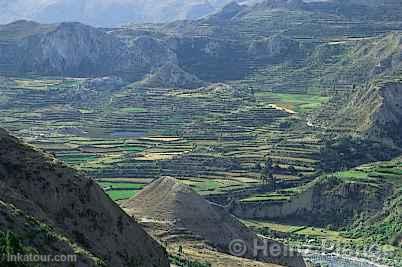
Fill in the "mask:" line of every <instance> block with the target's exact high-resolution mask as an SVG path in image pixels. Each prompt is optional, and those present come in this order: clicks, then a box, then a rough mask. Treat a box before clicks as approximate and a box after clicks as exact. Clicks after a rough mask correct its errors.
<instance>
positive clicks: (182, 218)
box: [122, 177, 305, 267]
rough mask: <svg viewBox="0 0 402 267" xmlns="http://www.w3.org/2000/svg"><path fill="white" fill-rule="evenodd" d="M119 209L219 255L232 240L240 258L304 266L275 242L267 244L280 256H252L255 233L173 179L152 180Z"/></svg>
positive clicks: (220, 208)
mask: <svg viewBox="0 0 402 267" xmlns="http://www.w3.org/2000/svg"><path fill="white" fill-rule="evenodd" d="M122 207H123V208H124V209H125V210H126V211H127V212H128V214H130V215H133V216H135V217H136V218H138V219H139V220H145V221H154V222H155V223H156V224H158V225H163V226H162V227H164V228H165V230H166V231H167V234H169V233H171V234H172V235H178V234H179V233H180V232H181V233H182V234H185V233H190V234H191V235H192V236H193V237H200V238H202V239H203V240H205V241H206V242H207V243H208V244H211V245H212V246H213V247H215V248H217V249H218V250H220V251H223V252H230V248H229V247H230V244H231V242H232V241H234V240H243V241H244V243H245V246H246V248H247V249H246V251H245V253H244V255H243V256H244V257H245V258H251V259H253V258H256V259H259V260H261V261H265V262H270V263H275V264H280V265H286V266H291V267H292V266H295V267H298V266H305V264H304V262H303V259H302V258H301V257H300V256H298V255H297V254H294V256H291V255H290V254H289V251H287V248H285V247H284V246H283V245H281V244H279V243H276V242H275V241H269V242H268V244H269V246H272V245H274V244H276V245H278V246H280V247H281V249H282V253H280V254H281V255H278V256H273V255H268V256H266V255H263V253H260V254H259V255H258V256H257V257H254V256H253V248H254V240H258V239H259V238H258V237H257V235H256V234H255V233H253V232H252V231H251V230H249V229H248V228H247V227H245V226H244V225H243V224H242V223H240V222H239V221H238V220H237V219H236V218H235V217H233V216H232V215H230V214H229V213H228V212H227V211H225V210H224V208H223V207H220V206H217V205H215V204H212V203H210V202H208V201H207V200H205V199H203V198H202V197H201V196H199V195H198V194H197V193H196V192H195V191H193V190H192V189H191V188H190V187H188V186H186V185H183V184H180V183H179V182H178V181H177V180H175V179H174V178H170V177H165V178H160V179H158V180H156V181H154V182H153V183H151V184H150V185H148V186H147V187H145V188H144V189H143V190H142V191H141V192H140V193H139V194H138V195H137V196H136V197H134V198H132V199H130V200H128V201H126V202H125V203H123V204H122ZM159 227H160V226H159ZM259 241H260V242H263V241H262V240H259Z"/></svg>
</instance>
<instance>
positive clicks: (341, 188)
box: [230, 177, 391, 227]
mask: <svg viewBox="0 0 402 267" xmlns="http://www.w3.org/2000/svg"><path fill="white" fill-rule="evenodd" d="M390 193H391V192H390V187H389V185H383V186H382V187H380V188H378V187H374V186H371V185H369V184H364V183H351V182H343V181H342V180H340V179H338V178H336V177H328V178H325V179H321V180H319V181H316V182H314V183H313V184H311V185H310V186H309V187H307V188H306V189H305V190H304V191H303V192H301V193H300V194H298V195H296V196H295V197H293V198H291V199H290V200H289V201H278V202H254V203H253V202H238V203H234V204H233V205H232V207H231V209H230V211H231V212H232V213H233V214H234V215H236V216H237V217H240V218H248V219H274V220H289V221H290V222H293V223H297V222H302V223H304V224H306V223H308V224H310V225H316V226H321V227H325V226H327V225H333V226H344V225H347V224H349V223H351V222H352V221H353V220H354V219H356V218H357V217H358V216H360V214H361V213H363V212H364V213H366V214H376V213H377V212H378V211H380V210H381V209H382V208H383V206H384V201H385V200H386V198H387V197H388V196H389V195H390Z"/></svg>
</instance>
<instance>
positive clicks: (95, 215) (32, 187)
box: [0, 130, 169, 267]
mask: <svg viewBox="0 0 402 267" xmlns="http://www.w3.org/2000/svg"><path fill="white" fill-rule="evenodd" d="M0 190H1V194H0V206H1V209H0V229H1V231H0V232H2V231H7V232H6V234H8V235H10V234H12V235H13V236H15V238H17V239H19V240H20V242H21V243H22V245H23V246H25V247H27V248H31V249H32V250H33V251H36V253H38V254H52V255H57V254H60V253H63V254H76V255H77V257H78V262H77V263H80V264H78V265H76V266H122V267H123V266H144V267H146V266H147V267H155V266H158V267H159V266H161V267H165V266H166V267H167V266H169V262H168V258H167V255H166V252H165V251H164V250H163V249H162V248H161V247H160V245H159V244H158V243H157V242H156V241H154V240H153V239H152V238H151V237H149V236H148V235H147V234H146V233H145V231H144V230H142V229H141V227H140V226H139V225H138V224H137V223H136V222H135V221H134V220H132V219H131V218H130V217H129V216H128V215H126V214H125V213H124V212H123V211H122V210H121V209H120V208H119V207H118V206H117V205H116V204H115V203H113V202H112V200H111V199H110V198H109V197H107V196H106V194H105V193H104V192H103V190H102V189H101V188H100V187H99V186H98V185H97V184H96V183H95V182H94V181H93V180H92V179H90V178H87V177H85V176H83V175H82V174H80V173H78V172H77V171H75V170H74V169H71V168H70V167H68V166H66V165H64V164H63V163H62V162H60V161H58V160H56V159H55V158H54V157H52V156H50V155H47V154H44V153H42V152H40V151H39V150H37V149H35V148H33V147H31V146H29V145H26V144H24V143H22V142H21V141H20V140H18V139H16V138H14V137H12V136H10V135H9V134H8V133H7V132H6V131H4V130H0ZM0 263H1V261H0ZM69 264H71V263H66V264H64V265H61V266H71V265H69Z"/></svg>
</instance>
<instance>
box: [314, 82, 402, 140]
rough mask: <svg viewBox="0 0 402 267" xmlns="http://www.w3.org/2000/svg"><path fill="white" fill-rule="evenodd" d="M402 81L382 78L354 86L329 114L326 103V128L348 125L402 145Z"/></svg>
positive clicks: (349, 127) (367, 135)
mask: <svg viewBox="0 0 402 267" xmlns="http://www.w3.org/2000/svg"><path fill="white" fill-rule="evenodd" d="M401 103H402V81H401V80H400V79H399V78H389V77H388V78H387V77H385V78H380V79H378V80H376V81H373V82H371V83H368V84H367V85H366V86H363V87H361V88H357V89H355V90H354V91H353V92H351V93H350V95H349V96H348V97H347V98H346V99H345V101H344V102H343V103H337V104H336V105H337V106H338V110H337V111H336V112H334V113H332V114H328V112H327V111H326V107H325V106H324V108H323V110H322V111H321V114H320V115H322V114H326V117H325V119H324V120H322V121H321V123H322V125H323V127H324V128H327V129H334V128H342V127H344V128H347V129H349V131H352V132H354V133H357V134H360V135H363V136H366V137H368V138H370V139H376V140H382V141H386V142H392V143H394V144H396V145H398V146H401V145H402V139H401V136H402V106H401Z"/></svg>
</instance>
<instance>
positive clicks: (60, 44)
mask: <svg viewBox="0 0 402 267" xmlns="http://www.w3.org/2000/svg"><path fill="white" fill-rule="evenodd" d="M0 40H1V43H0V66H1V71H2V72H6V73H14V74H15V73H36V74H42V75H43V74H47V75H63V76H78V77H85V76H106V75H114V74H116V75H119V76H123V77H125V78H126V79H128V80H139V79H141V78H142V77H143V76H144V75H145V74H147V73H149V72H150V71H151V70H152V69H153V68H157V67H158V66H161V65H162V64H166V63H168V62H171V63H176V62H177V60H176V57H175V54H174V53H173V52H172V51H171V50H170V49H169V48H168V47H167V46H166V45H165V44H164V43H163V42H162V41H161V40H159V39H156V38H152V37H148V36H137V37H136V38H134V39H132V40H130V42H129V43H126V42H124V41H123V40H121V39H119V38H117V37H115V36H113V35H111V34H109V33H107V32H105V31H102V30H99V29H96V28H93V27H91V26H87V25H84V24H81V23H61V24H48V25H43V24H38V23H35V22H29V21H17V22H14V23H11V24H7V25H3V26H0Z"/></svg>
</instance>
